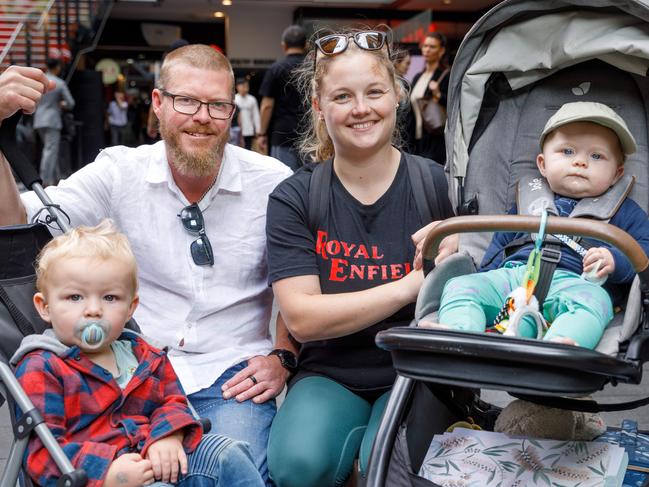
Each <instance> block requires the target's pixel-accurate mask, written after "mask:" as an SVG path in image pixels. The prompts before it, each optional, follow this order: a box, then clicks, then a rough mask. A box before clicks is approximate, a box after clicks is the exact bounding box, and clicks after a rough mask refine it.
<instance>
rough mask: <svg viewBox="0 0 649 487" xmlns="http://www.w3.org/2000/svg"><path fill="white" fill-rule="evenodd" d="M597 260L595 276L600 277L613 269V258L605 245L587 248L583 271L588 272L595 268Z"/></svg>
mask: <svg viewBox="0 0 649 487" xmlns="http://www.w3.org/2000/svg"><path fill="white" fill-rule="evenodd" d="M598 261H599V270H598V271H597V274H595V276H596V277H597V278H598V279H600V278H602V277H606V276H608V275H609V274H612V273H613V271H615V259H613V254H611V251H610V250H608V249H607V248H606V247H593V248H591V249H588V251H587V252H586V255H585V257H584V262H583V265H584V272H585V273H588V272H591V271H592V270H593V269H595V266H596V265H597V262H598Z"/></svg>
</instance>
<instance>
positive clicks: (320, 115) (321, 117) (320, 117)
mask: <svg viewBox="0 0 649 487" xmlns="http://www.w3.org/2000/svg"><path fill="white" fill-rule="evenodd" d="M318 120H324V115H323V114H322V112H319V113H318Z"/></svg>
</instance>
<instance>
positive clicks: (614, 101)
mask: <svg viewBox="0 0 649 487" xmlns="http://www.w3.org/2000/svg"><path fill="white" fill-rule="evenodd" d="M648 70H649V2H647V1H644V0H620V1H603V0H506V1H504V2H502V3H501V4H499V5H497V6H496V7H494V8H493V9H492V10H491V11H490V12H489V13H487V14H486V15H485V16H484V17H483V18H482V19H480V20H479V21H478V22H477V23H476V24H475V25H474V27H473V28H472V29H471V31H470V32H469V33H468V34H467V36H466V37H465V39H464V41H463V43H462V45H461V46H460V49H459V51H458V53H457V57H456V59H455V64H454V65H453V68H452V72H451V78H450V88H449V105H448V122H447V127H446V142H447V161H448V162H447V171H448V174H449V186H450V191H451V195H450V196H451V198H452V201H453V202H454V204H455V205H456V208H457V212H458V214H459V215H462V216H459V217H456V218H452V219H449V220H447V221H445V222H443V223H442V224H440V225H439V226H438V227H436V228H435V229H434V230H433V231H432V232H431V234H429V235H428V237H427V239H426V243H425V250H424V256H425V263H426V265H425V268H426V271H427V276H426V279H425V281H424V286H423V287H422V290H421V292H420V294H419V297H418V300H417V307H416V313H415V320H414V321H413V326H411V327H405V328H393V329H390V330H386V331H383V332H381V333H379V335H378V336H377V339H376V341H377V344H378V345H379V346H380V347H382V348H384V349H386V350H389V351H390V352H391V353H392V358H393V362H394V367H395V369H396V371H397V373H398V377H397V380H396V382H395V386H394V389H393V393H392V395H391V397H390V400H389V402H388V404H387V406H386V410H385V412H384V415H383V418H382V421H381V424H380V427H379V431H378V434H377V438H376V441H375V443H374V447H373V450H372V454H371V457H370V462H369V467H368V474H367V478H366V479H365V484H364V485H367V486H372V487H376V486H383V485H389V486H390V487H393V486H431V485H435V484H433V483H431V482H429V481H428V480H425V479H422V478H419V477H418V476H417V475H416V473H417V472H418V470H419V467H420V466H421V463H422V461H423V458H424V455H425V453H426V449H427V447H428V445H429V443H430V440H431V438H432V436H433V435H434V434H436V433H441V432H442V431H444V429H445V428H446V427H448V426H449V425H450V424H451V423H452V422H453V421H455V420H457V419H464V418H465V417H466V416H473V417H474V418H476V420H477V421H478V422H480V423H482V425H483V426H484V427H487V428H488V427H489V426H490V425H492V423H493V420H494V418H495V416H497V414H498V409H497V408H492V407H490V405H488V404H484V403H483V402H481V401H480V400H479V398H477V397H476V395H475V394H474V393H473V391H474V390H475V389H479V388H486V389H494V390H500V391H506V392H509V393H510V394H512V395H516V396H517V397H522V398H526V399H528V400H532V401H534V402H539V403H543V404H547V405H551V406H554V407H562V408H564V409H575V410H577V409H579V410H582V411H591V412H598V411H612V410H623V409H632V408H635V407H639V406H641V405H644V404H649V398H648V399H644V400H639V401H635V402H627V403H623V404H598V403H596V402H594V401H583V400H575V399H571V398H574V397H579V396H583V395H586V394H590V393H593V392H595V391H598V390H600V389H602V388H603V387H604V386H606V385H607V384H611V385H616V384H617V383H631V384H639V383H640V381H641V378H642V365H643V363H644V362H645V361H646V360H647V359H648V358H649V270H648V268H649V260H648V259H647V256H646V255H645V254H644V252H643V251H642V249H641V247H640V246H639V245H638V244H637V242H636V241H635V240H634V239H633V238H631V237H630V236H629V235H627V234H626V233H624V232H622V231H620V230H619V229H617V228H616V227H612V226H610V225H608V224H606V223H602V222H595V221H593V220H590V219H589V220H584V219H579V218H558V217H550V218H549V219H548V232H550V233H559V234H567V235H575V236H586V237H590V238H594V239H598V240H602V241H606V242H609V243H611V244H612V245H615V246H617V247H618V248H619V249H620V250H621V251H622V252H623V253H624V254H626V255H627V257H628V258H629V260H630V261H631V263H632V265H633V267H634V269H635V271H636V273H637V277H636V279H635V281H634V283H633V285H632V286H631V287H630V289H626V290H625V293H626V295H627V296H628V297H627V299H626V306H624V310H623V312H621V313H618V314H617V315H616V317H615V318H614V320H613V321H612V322H611V323H610V324H609V326H608V327H607V330H606V332H605V335H604V337H603V338H602V340H601V341H600V343H599V346H598V347H597V349H596V350H593V351H591V350H586V349H583V348H579V347H573V346H568V345H559V344H551V343H547V342H542V341H535V340H527V339H521V338H515V337H506V336H495V335H493V334H471V333H463V332H458V331H450V330H430V329H420V328H416V326H415V325H416V323H417V321H418V320H419V319H420V318H421V317H422V316H424V315H427V314H429V313H431V312H433V311H435V310H436V309H437V307H438V305H439V297H440V294H441V290H442V288H443V286H444V283H445V282H446V281H447V280H448V279H450V278H451V277H454V276H456V275H462V274H468V273H471V272H474V271H475V265H474V263H476V262H480V261H481V259H482V256H483V254H484V251H485V249H486V247H487V245H488V243H489V241H490V239H491V232H494V231H507V230H509V231H524V232H529V233H533V232H535V231H537V230H538V228H539V223H540V219H539V218H538V217H532V216H502V215H505V214H506V212H507V210H508V209H509V208H511V207H512V206H513V204H514V203H515V201H516V193H517V185H518V182H519V180H521V179H522V178H525V177H528V176H531V175H534V174H537V173H536V171H537V169H536V166H535V164H534V160H535V156H536V154H537V153H538V151H539V147H538V137H539V134H540V133H541V131H542V129H543V126H544V124H545V122H546V121H547V120H548V118H549V117H550V116H551V115H552V113H554V112H555V111H556V110H557V109H558V108H559V107H560V106H561V105H563V104H564V103H567V102H571V101H598V102H601V103H605V104H607V105H609V106H611V107H612V108H614V109H615V111H617V112H618V113H619V114H621V115H622V117H623V118H624V119H625V120H626V121H627V123H628V125H629V127H630V128H631V131H632V132H633V134H634V135H635V136H636V140H637V143H638V151H637V152H636V153H635V154H634V155H632V156H631V157H630V158H629V159H628V160H627V162H626V164H625V170H626V174H629V175H633V176H634V177H635V184H634V185H633V187H632V189H631V191H630V193H629V196H630V197H631V198H632V199H634V200H635V201H636V202H637V203H638V204H639V205H640V206H641V207H642V208H643V209H644V210H645V211H646V210H647V209H648V207H649V191H648V187H649V152H648V147H647V136H648V133H649V121H648V120H649V83H648V82H647V81H648V80H647V73H648ZM629 184H632V183H629ZM488 215H492V216H488ZM493 215H498V216H493ZM476 232H480V233H476ZM453 233H461V236H460V252H459V253H458V254H457V255H455V256H453V257H452V258H449V259H447V260H446V261H445V262H444V263H443V264H442V265H440V266H439V267H437V268H433V264H432V262H433V259H434V256H435V255H436V252H437V247H438V245H439V242H440V241H441V239H442V238H443V237H444V236H445V235H449V234H453Z"/></svg>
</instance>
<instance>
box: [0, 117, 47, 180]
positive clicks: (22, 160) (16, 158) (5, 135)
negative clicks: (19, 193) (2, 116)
mask: <svg viewBox="0 0 649 487" xmlns="http://www.w3.org/2000/svg"><path fill="white" fill-rule="evenodd" d="M20 117H22V113H21V112H20V111H18V112H16V113H14V114H13V115H12V116H11V117H9V118H7V119H6V120H3V121H2V125H0V150H2V153H3V154H4V155H5V157H6V158H7V160H8V161H9V165H10V166H11V168H12V169H13V170H14V172H15V173H16V174H17V175H18V177H19V178H20V180H21V181H22V183H23V184H24V185H25V187H26V188H28V189H32V186H33V185H34V183H42V180H41V178H40V176H39V175H38V171H36V168H35V167H34V166H33V165H32V164H30V162H29V161H28V160H27V158H26V157H25V154H24V153H23V152H22V151H21V149H20V147H19V146H18V142H17V140H16V126H17V125H18V121H19V120H20Z"/></svg>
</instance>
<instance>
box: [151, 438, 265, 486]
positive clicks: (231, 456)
mask: <svg viewBox="0 0 649 487" xmlns="http://www.w3.org/2000/svg"><path fill="white" fill-rule="evenodd" d="M187 463H188V469H187V470H188V472H187V475H181V476H180V477H179V479H178V482H176V484H175V485H176V487H181V486H182V487H249V486H252V487H263V486H264V481H263V480H262V479H261V476H260V475H259V472H258V471H257V468H256V467H255V464H254V462H253V460H252V457H251V456H250V452H249V451H248V446H247V445H246V444H245V443H243V442H241V441H234V440H231V439H230V438H226V437H225V436H220V435H204V436H203V439H202V440H201V442H200V444H199V445H198V447H197V448H196V450H194V451H193V452H192V453H190V454H189V455H187ZM170 485H173V484H167V483H164V482H155V483H154V484H152V485H151V486H149V487H167V486H170Z"/></svg>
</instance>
